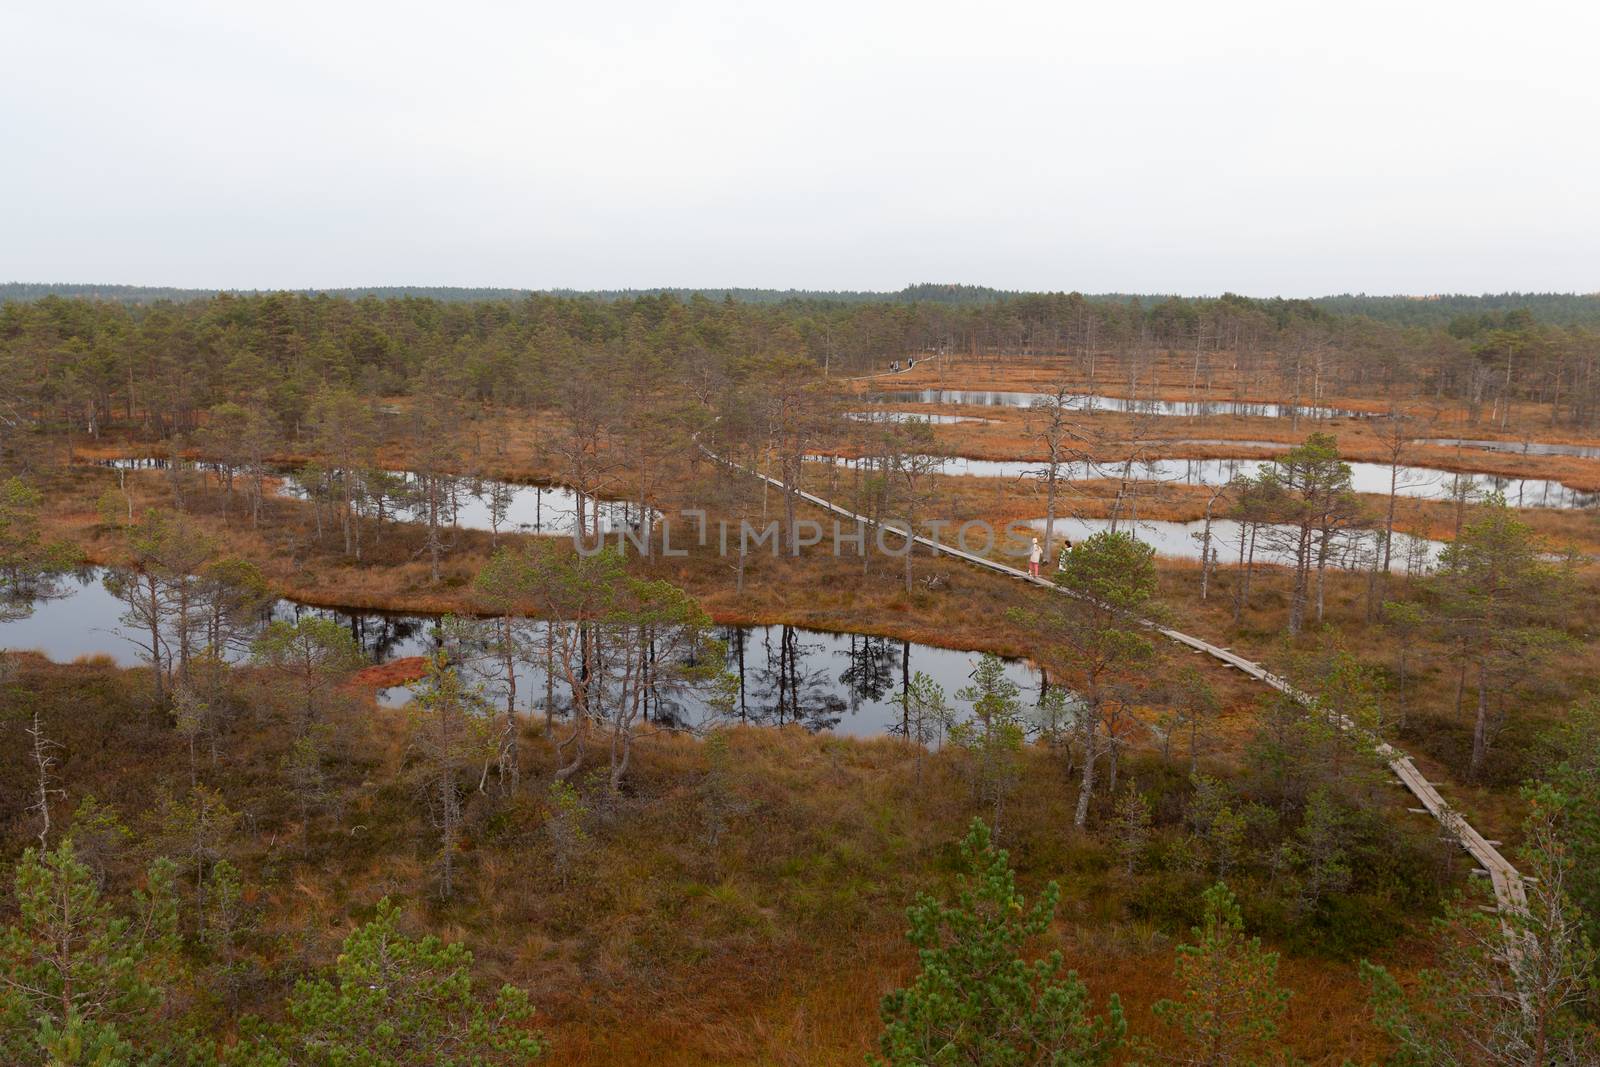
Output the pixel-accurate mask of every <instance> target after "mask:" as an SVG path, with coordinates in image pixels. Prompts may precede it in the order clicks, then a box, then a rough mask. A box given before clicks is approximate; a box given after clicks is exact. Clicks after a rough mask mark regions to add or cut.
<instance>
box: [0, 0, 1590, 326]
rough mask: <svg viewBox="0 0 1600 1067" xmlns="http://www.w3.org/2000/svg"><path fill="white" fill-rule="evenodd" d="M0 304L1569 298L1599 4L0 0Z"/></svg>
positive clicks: (1577, 263) (1585, 209) (1582, 244)
mask: <svg viewBox="0 0 1600 1067" xmlns="http://www.w3.org/2000/svg"><path fill="white" fill-rule="evenodd" d="M5 27H6V28H5V35H6V38H7V43H6V48H5V52H6V57H5V60H4V61H3V62H0V145H3V146H4V147H3V149H0V205H3V206H0V280H18V281H75V282H123V283H131V284H151V285H180V286H196V287H241V288H253V287H333V286H349V285H399V284H415V285H469V286H476V285H483V286H515V287H533V288H548V287H565V286H569V287H576V288H621V287H630V286H631V287H646V286H658V285H674V286H680V285H681V286H708V287H709V286H769V287H778V288H789V287H794V288H818V289H897V288H899V287H901V286H902V285H905V284H907V283H910V282H919V281H961V282H968V283H973V284H982V285H993V286H999V287H1003V288H1021V289H1079V290H1083V291H1087V292H1104V291H1113V290H1115V291H1145V292H1148V291H1160V292H1183V293H1218V292H1222V291H1225V290H1233V291H1235V292H1243V293H1249V294H1253V295H1263V296H1265V295H1273V294H1282V295H1314V294H1321V293H1329V292H1340V291H1367V292H1383V293H1392V292H1402V293H1435V292H1448V291H1466V292H1481V291H1498V290H1504V289H1524V290H1530V289H1538V290H1547V289H1549V290H1578V291H1595V290H1600V195H1597V194H1600V136H1597V135H1596V134H1597V121H1600V109H1597V105H1600V69H1597V66H1596V60H1595V58H1594V50H1595V47H1596V41H1597V40H1600V4H1596V3H1594V2H1593V0H1570V2H1565V3H1549V2H1537V0H1536V2H1528V0H1522V2H1519V3H1517V4H1508V3H1504V2H1500V3H1477V2H1471V0H1466V2H1464V0H1449V2H1415V0H1385V2H1382V3H1366V2H1360V0H1357V2H1352V0H1342V2H1340V3H1317V4H1310V3H1302V2H1297V0H1271V2H1262V3H1254V2H1239V0H1217V2H1212V3H1205V2H1198V0H1183V2H1165V0H1162V2H1149V0H1145V2H1139V3H1116V2H1111V3H1107V2H1099V3H1094V4H1084V3H1078V2H1062V0H1055V2H1042V3H1012V4H1004V3H1000V4H996V3H975V2H966V3H944V2H940V0H918V2H915V3H895V4H875V3H872V2H871V0H854V2H848V3H835V2H832V0H808V2H805V3H787V4H784V5H782V6H781V7H780V6H779V5H774V4H764V3H761V2H759V0H741V2H732V3H671V2H666V0H651V2H648V3H645V2H637V3H636V2H633V0H620V2H612V3H607V4H597V3H581V2H580V3H575V2H571V0H566V2H563V3H559V4H554V3H536V2H527V3H487V2H482V0H472V2H464V0H453V2H436V3H430V4H416V3H407V2H395V0H385V2H383V3H376V2H372V3H368V2H359V3H357V2H340V0H315V2H308V0H273V2H270V3H218V2H215V0H203V2H192V3H183V2H166V3H146V2H139V0H117V2H114V3H107V2H77V3H43V4H22V3H16V4H11V5H8V7H7V10H6V15H5Z"/></svg>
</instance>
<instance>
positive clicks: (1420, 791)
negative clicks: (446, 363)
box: [699, 445, 1528, 955]
mask: <svg viewBox="0 0 1600 1067" xmlns="http://www.w3.org/2000/svg"><path fill="white" fill-rule="evenodd" d="M699 447H700V450H701V451H702V452H703V453H705V455H707V456H709V457H710V458H711V459H712V460H714V461H715V462H717V463H720V464H722V465H724V466H727V467H730V468H732V469H734V470H738V471H742V472H743V473H745V474H748V475H750V476H752V477H755V478H759V479H761V480H762V481H764V482H766V483H767V484H768V485H771V486H773V487H774V488H776V489H779V490H782V491H784V492H787V491H788V486H786V485H784V483H783V482H782V481H781V480H779V479H777V478H773V477H770V476H768V475H765V474H762V473H761V472H759V471H754V470H751V469H750V468H748V467H745V466H743V465H741V464H738V463H734V462H732V461H730V460H726V459H723V458H722V457H721V456H718V455H717V454H716V453H715V452H712V451H711V450H710V449H708V448H706V447H705V446H704V445H700V446H699ZM796 492H797V495H798V496H799V497H800V499H802V500H804V501H806V502H807V503H809V504H813V505H815V506H816V507H819V508H821V509H823V510H824V511H827V512H830V513H832V514H834V515H837V516H839V517H841V518H845V519H849V520H850V521H851V522H854V523H857V524H859V525H861V526H864V527H865V526H876V525H878V524H877V523H875V522H874V521H873V520H872V519H869V518H867V517H866V516H865V515H857V514H856V513H855V512H853V511H851V510H850V509H848V508H844V507H840V506H839V505H838V504H835V503H833V502H832V501H831V500H826V499H824V498H823V497H820V496H817V495H816V494H815V493H808V492H805V491H804V490H797V491H796ZM883 528H884V529H885V530H889V531H891V532H893V533H895V534H897V535H899V536H900V537H907V536H910V537H911V540H912V542H913V544H917V545H922V546H923V547H924V548H927V549H929V550H930V551H932V552H935V553H937V554H939V555H943V556H952V557H954V558H956V559H959V560H963V561H964V562H967V563H970V564H972V565H973V566H976V567H983V568H985V569H987V570H991V571H995V572H997V573H1000V574H1004V575H1006V576H1008V577H1011V578H1015V579H1017V580H1018V581H1022V582H1027V583H1028V584H1030V585H1037V586H1040V587H1042V588H1045V589H1049V590H1051V591H1052V592H1056V593H1063V594H1065V593H1066V591H1065V590H1063V589H1061V587H1060V586H1057V585H1056V584H1055V583H1053V582H1050V581H1047V580H1045V579H1043V578H1034V577H1032V576H1031V575H1029V574H1028V572H1026V571H1024V570H1020V569H1018V568H1016V567H1012V566H1009V565H1007V564H1004V563H1000V562H998V561H996V560H992V559H988V558H986V557H984V556H979V555H975V554H973V553H971V552H967V551H964V550H962V549H959V548H956V547H954V546H952V545H947V544H945V543H943V542H942V541H935V540H933V539H931V538H927V537H923V536H921V535H914V534H911V533H910V532H909V531H907V530H904V529H901V528H900V527H896V526H890V525H885V526H884V527H883ZM1066 595H1071V594H1066ZM1150 625H1151V626H1152V627H1153V628H1154V629H1155V630H1156V632H1157V633H1159V634H1161V636H1163V637H1165V638H1167V639H1168V640H1170V641H1174V642H1176V643H1178V644H1180V645H1185V646H1187V647H1189V648H1192V649H1194V650H1195V651H1197V652H1201V653H1204V654H1205V655H1207V656H1210V657H1211V658H1212V659H1215V660H1218V661H1220V662H1222V663H1225V664H1227V665H1228V666H1230V667H1233V668H1235V669H1237V670H1240V671H1243V672H1244V673H1245V674H1248V675H1249V676H1250V677H1252V678H1255V679H1256V680H1257V681H1260V682H1263V683H1265V684H1266V685H1269V686H1271V687H1272V688H1273V689H1276V690H1278V691H1279V692H1280V693H1284V694H1285V695H1287V696H1289V697H1291V698H1292V699H1294V700H1296V701H1299V702H1300V703H1302V704H1306V705H1309V704H1311V703H1312V702H1313V699H1312V697H1311V696H1310V695H1308V694H1306V693H1303V692H1301V691H1300V690H1298V689H1296V688H1295V687H1294V686H1292V685H1290V684H1289V682H1288V681H1287V680H1286V679H1283V678H1279V677H1278V676H1277V675H1275V674H1273V673H1272V672H1270V671H1268V670H1267V669H1266V668H1264V667H1262V666H1261V665H1260V664H1259V663H1254V662H1252V661H1251V660H1247V659H1245V658H1244V657H1243V656H1240V655H1239V654H1237V653H1235V652H1231V651H1229V650H1228V649H1225V648H1219V647H1218V646H1216V645H1213V644H1211V643H1210V642H1208V641H1202V640H1201V639H1200V638H1198V637H1194V636H1192V635H1190V634H1186V633H1183V632H1182V631H1181V630H1173V629H1169V628H1167V627H1164V626H1155V625H1154V624H1153V623H1152V624H1150ZM1342 725H1343V727H1344V728H1345V729H1346V730H1352V731H1354V730H1357V729H1359V727H1357V725H1356V724H1355V723H1354V722H1351V721H1350V720H1349V719H1345V720H1344V721H1343V723H1342ZM1375 748H1376V751H1377V753H1378V755H1379V756H1381V757H1382V758H1383V759H1385V760H1386V761H1388V764H1389V769H1390V770H1391V771H1393V772H1394V775H1395V777H1396V778H1397V779H1399V781H1400V784H1401V785H1403V786H1405V788H1407V789H1409V790H1410V791H1411V793H1412V795H1414V796H1415V797H1416V798H1417V799H1418V800H1420V801H1422V806H1423V807H1424V808H1425V809H1427V811H1428V814H1430V815H1432V816H1433V817H1434V818H1435V819H1437V820H1438V821H1439V824H1440V826H1442V827H1443V828H1444V830H1445V832H1446V833H1447V834H1449V835H1450V836H1451V837H1453V838H1454V839H1455V840H1456V841H1457V842H1458V843H1460V845H1461V847H1462V848H1463V849H1465V850H1466V851H1467V853H1468V854H1469V855H1471V856H1472V858H1473V859H1474V860H1476V861H1477V862H1478V864H1479V866H1481V867H1482V868H1483V870H1485V871H1487V872H1488V875H1489V879H1490V881H1491V882H1492V883H1493V886H1494V897H1495V903H1496V905H1497V906H1498V908H1499V910H1500V914H1501V917H1502V920H1505V919H1507V918H1509V917H1511V916H1518V915H1523V914H1525V913H1526V911H1527V906H1528V899H1527V893H1526V890H1525V889H1524V886H1523V880H1522V875H1521V874H1519V873H1518V871H1517V869H1516V867H1514V866H1513V865H1512V864H1511V862H1510V861H1509V860H1507V859H1506V858H1505V857H1504V856H1502V855H1501V854H1500V851H1499V850H1498V849H1496V848H1495V847H1494V846H1493V845H1491V844H1490V843H1489V841H1488V839H1487V838H1485V837H1484V836H1483V835H1482V834H1480V833H1479V832H1478V831H1477V830H1475V829H1473V827H1472V826H1471V825H1470V824H1469V823H1468V822H1467V820H1466V819H1465V818H1463V817H1462V816H1461V814H1460V813H1459V812H1457V811H1456V810H1455V809H1454V808H1452V807H1450V805H1449V804H1448V803H1446V802H1445V799H1444V797H1443V795H1442V794H1440V792H1439V790H1438V788H1437V787H1435V786H1434V784H1433V783H1432V782H1430V781H1428V780H1427V779H1426V778H1424V777H1423V775H1422V772H1421V771H1419V770H1417V767H1416V764H1415V763H1413V762H1412V760H1411V757H1410V756H1408V755H1406V754H1405V753H1404V752H1401V751H1400V750H1399V749H1397V748H1395V747H1394V746H1392V745H1390V744H1389V743H1388V742H1386V741H1380V742H1378V744H1377V745H1376V746H1375ZM1503 926H1504V927H1505V929H1506V932H1507V935H1508V937H1510V935H1511V929H1512V927H1511V925H1510V924H1509V923H1503ZM1511 941H1512V945H1511V950H1512V953H1513V955H1516V954H1517V945H1516V939H1515V938H1514V937H1512V938H1511Z"/></svg>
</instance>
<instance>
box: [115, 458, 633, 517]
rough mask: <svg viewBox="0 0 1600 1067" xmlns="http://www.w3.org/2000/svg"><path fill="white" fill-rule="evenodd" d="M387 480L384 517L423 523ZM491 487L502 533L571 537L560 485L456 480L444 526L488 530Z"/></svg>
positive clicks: (628, 509) (400, 478) (612, 512)
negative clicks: (501, 514)
mask: <svg viewBox="0 0 1600 1067" xmlns="http://www.w3.org/2000/svg"><path fill="white" fill-rule="evenodd" d="M101 465H102V466H108V467H120V468H123V469H130V470H133V469H160V468H165V467H166V466H167V465H168V461H167V460H165V459H145V458H141V459H115V460H105V461H103V462H102V463H101ZM384 473H386V474H388V475H389V476H390V477H392V478H393V479H394V480H395V482H396V485H397V487H398V488H399V490H400V492H399V493H398V494H397V496H398V497H399V499H398V500H397V504H398V505H399V506H395V505H391V510H390V511H389V514H390V515H392V516H393V517H394V518H396V519H399V520H401V521H403V522H423V521H425V520H426V513H425V512H423V511H422V510H421V509H420V508H419V509H412V508H409V507H407V506H406V504H405V500H404V490H405V487H406V486H407V485H408V484H409V483H410V482H411V481H412V480H413V479H414V475H413V474H412V473H411V472H409V471H385V472H384ZM274 477H275V478H277V479H278V480H279V482H280V484H281V485H282V487H283V492H284V493H285V494H286V495H289V496H293V497H297V498H299V499H304V498H305V496H306V490H305V486H304V485H303V484H302V483H301V482H300V479H299V478H298V477H296V476H295V475H294V474H293V473H292V472H289V471H279V472H277V473H275V474H274ZM496 487H504V488H505V489H506V490H508V493H507V495H506V496H505V498H504V499H505V505H506V507H505V518H503V519H501V520H500V532H502V533H543V534H558V535H570V534H571V533H572V532H573V530H574V528H575V525H576V521H575V520H576V516H577V513H578V503H577V499H578V498H577V494H576V493H574V492H573V491H572V490H571V489H567V488H565V487H564V486H559V485H534V484H529V483H522V482H502V481H497V480H495V479H492V478H480V479H473V478H461V479H459V480H458V490H457V492H456V499H455V510H454V514H453V515H447V516H446V518H445V522H446V523H447V524H448V525H452V526H458V527H460V528H461V529H464V530H486V531H487V530H493V529H494V524H493V522H492V519H493V510H492V503H491V501H492V496H493V493H494V490H495V488H496ZM587 507H588V510H589V515H590V516H591V519H592V516H593V515H594V501H593V500H590V501H588V502H587ZM638 513H639V509H638V508H637V507H636V506H634V505H631V504H629V503H626V502H623V501H613V500H602V501H601V502H600V525H601V528H602V529H603V530H605V531H608V532H609V531H613V530H618V529H622V528H624V527H626V526H630V525H632V523H633V521H634V519H635V517H636V516H637V515H638Z"/></svg>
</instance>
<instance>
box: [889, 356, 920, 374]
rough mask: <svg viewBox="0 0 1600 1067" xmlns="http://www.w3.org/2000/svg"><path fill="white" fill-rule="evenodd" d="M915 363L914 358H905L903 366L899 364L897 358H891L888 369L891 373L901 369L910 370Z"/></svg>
mask: <svg viewBox="0 0 1600 1067" xmlns="http://www.w3.org/2000/svg"><path fill="white" fill-rule="evenodd" d="M916 365H917V361H916V360H914V359H908V360H906V365H905V366H904V367H901V366H900V361H899V360H898V359H891V360H890V361H889V370H890V372H891V373H893V372H898V371H901V370H910V369H911V368H912V367H915V366H916Z"/></svg>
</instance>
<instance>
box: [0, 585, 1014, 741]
mask: <svg viewBox="0 0 1600 1067" xmlns="http://www.w3.org/2000/svg"><path fill="white" fill-rule="evenodd" d="M102 573H103V572H100V571H98V570H96V571H91V572H86V573H85V574H84V575H81V576H69V577H67V578H64V579H63V580H62V581H61V582H60V583H59V591H60V592H61V593H62V594H63V595H61V596H59V597H56V598H54V599H48V600H40V601H35V602H34V605H33V611H32V614H30V615H29V616H27V617H26V618H21V619H14V620H12V621H9V622H0V649H10V650H15V651H38V652H42V653H43V654H44V655H46V656H48V657H49V658H50V659H52V660H56V661H58V662H70V661H72V660H74V659H77V658H79V657H83V656H95V655H106V656H110V657H111V658H112V659H113V660H114V661H115V662H116V663H117V664H118V665H120V666H124V667H134V666H138V665H140V663H141V661H140V658H139V650H138V648H137V647H136V646H135V645H134V644H133V643H132V642H131V641H129V640H128V639H126V638H124V637H123V636H121V634H120V632H119V631H120V630H121V628H122V623H121V621H120V620H121V617H122V615H123V614H124V612H125V610H126V608H125V606H124V605H123V603H122V602H121V601H120V600H118V599H116V598H115V597H113V596H112V595H111V594H110V593H109V592H108V591H107V590H106V588H105V586H104V584H103V583H102V581H101V576H102ZM304 615H317V616H322V617H325V618H332V619H337V620H338V621H339V622H341V623H342V624H343V625H345V626H346V627H348V628H349V630H350V632H351V635H352V636H353V637H354V638H355V639H356V642H357V644H359V645H360V647H361V649H362V651H363V652H364V653H365V654H366V655H367V656H368V657H369V658H371V659H373V660H374V661H376V662H386V661H388V660H393V659H399V658H402V657H406V656H420V655H424V654H427V653H428V652H431V651H433V650H434V649H435V648H436V647H437V644H436V633H437V631H436V628H435V627H436V622H437V620H436V619H435V618H433V617H430V616H423V615H396V614H388V613H382V612H366V613H361V612H348V611H339V610H334V609H330V608H316V607H309V606H306V605H302V604H296V603H294V602H293V601H288V600H280V601H278V602H277V604H275V605H274V606H273V608H272V610H271V616H272V617H273V618H279V619H286V620H293V619H295V618H298V617H301V616H304ZM261 622H262V624H263V625H264V624H265V622H266V619H265V618H263V619H262V620H261ZM521 629H522V636H523V638H524V639H525V640H526V641H527V644H528V647H529V649H530V652H529V658H530V659H531V660H532V662H526V663H522V664H520V665H519V667H518V669H517V706H518V709H519V710H521V711H523V712H524V713H529V714H535V715H543V714H544V699H545V672H544V668H543V652H542V650H543V646H544V641H543V637H544V624H543V623H542V622H538V621H534V620H528V621H525V622H524V623H523V624H522V627H521ZM717 636H718V637H719V638H721V639H723V640H725V641H726V642H727V645H728V669H729V670H730V671H732V672H734V673H735V674H736V675H737V676H738V677H739V679H740V686H739V695H738V699H737V701H736V706H735V713H734V716H735V718H736V719H739V720H741V721H745V722H750V723H754V724H758V725H777V724H790V723H798V724H800V725H802V726H804V727H806V728H808V729H813V730H834V731H837V732H839V733H843V734H851V735H856V736H875V735H879V734H883V733H885V732H887V731H889V730H890V729H892V728H893V727H895V726H896V725H897V724H898V723H899V722H900V707H899V705H898V704H897V703H896V699H897V696H898V694H899V693H900V692H901V691H902V688H903V686H904V684H905V681H906V679H908V678H909V677H911V675H914V674H915V673H916V672H918V671H922V672H924V673H926V674H928V675H930V676H932V677H933V679H934V680H935V681H936V682H937V683H938V684H940V685H941V686H943V687H944V689H945V691H946V694H947V695H948V696H949V697H950V698H951V700H952V701H953V700H954V697H955V691H956V690H957V689H960V688H961V687H962V686H964V685H966V684H968V681H969V680H970V679H969V676H970V674H971V672H972V669H973V667H974V666H976V665H977V662H978V659H979V655H978V653H975V652H961V651H954V650H951V649H944V648H934V647H931V646H928V645H919V644H914V643H908V642H903V641H897V640H892V639H889V638H883V637H868V636H864V635H861V634H849V633H827V632H822V631H816V630H801V629H797V628H795V627H784V626H755V627H725V628H719V629H718V632H717ZM486 647H487V646H484V645H481V644H480V645H479V647H478V650H477V653H476V654H474V652H473V650H472V649H471V648H468V649H466V650H465V651H466V652H467V655H468V659H467V672H466V673H467V675H468V677H469V678H470V679H471V680H472V681H474V682H477V683H479V684H481V685H482V686H483V689H484V693H485V696H486V697H487V698H488V699H489V700H490V702H491V703H492V704H493V705H494V706H495V707H497V708H500V707H504V703H505V688H504V683H503V681H502V679H501V677H500V675H499V664H498V663H497V662H496V661H494V660H493V658H492V657H490V656H488V655H487V654H486V653H485V652H484V649H485V648H486ZM245 655H246V652H245V650H244V649H243V648H239V649H235V650H232V651H231V652H230V655H229V658H231V659H234V660H236V661H237V660H240V659H243V658H244V657H245ZM558 673H559V668H558ZM1006 673H1007V675H1008V676H1009V677H1010V678H1011V679H1012V681H1014V682H1016V683H1017V685H1018V686H1019V687H1021V689H1022V691H1023V693H1024V696H1025V700H1028V701H1030V702H1031V701H1033V700H1036V699H1037V697H1038V693H1039V687H1040V677H1039V675H1038V673H1037V672H1036V671H1034V670H1033V669H1032V668H1030V667H1029V666H1027V665H1026V664H1024V663H1021V662H1016V661H1011V662H1008V663H1007V665H1006ZM555 695H556V702H557V706H558V710H561V709H565V708H566V707H567V706H568V694H567V692H566V685H565V683H564V682H561V681H559V680H558V682H557V684H556V686H555ZM381 698H382V699H383V701H384V703H386V704H389V705H390V706H398V705H401V704H404V703H406V702H407V701H408V700H409V699H410V698H411V693H410V691H409V690H408V689H406V688H403V687H401V688H395V689H390V690H386V691H385V692H384V693H382V694H381ZM649 712H650V716H651V718H652V719H653V720H655V721H659V722H662V723H663V724H664V725H682V726H692V727H698V726H703V725H706V724H707V720H708V718H709V716H710V712H709V710H708V708H707V707H706V705H705V704H704V702H703V701H702V700H700V699H699V698H698V697H697V696H695V695H694V694H691V693H683V692H673V691H671V690H670V689H667V688H662V689H661V690H659V691H658V692H656V693H655V694H653V695H652V697H651V700H650V707H649Z"/></svg>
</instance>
